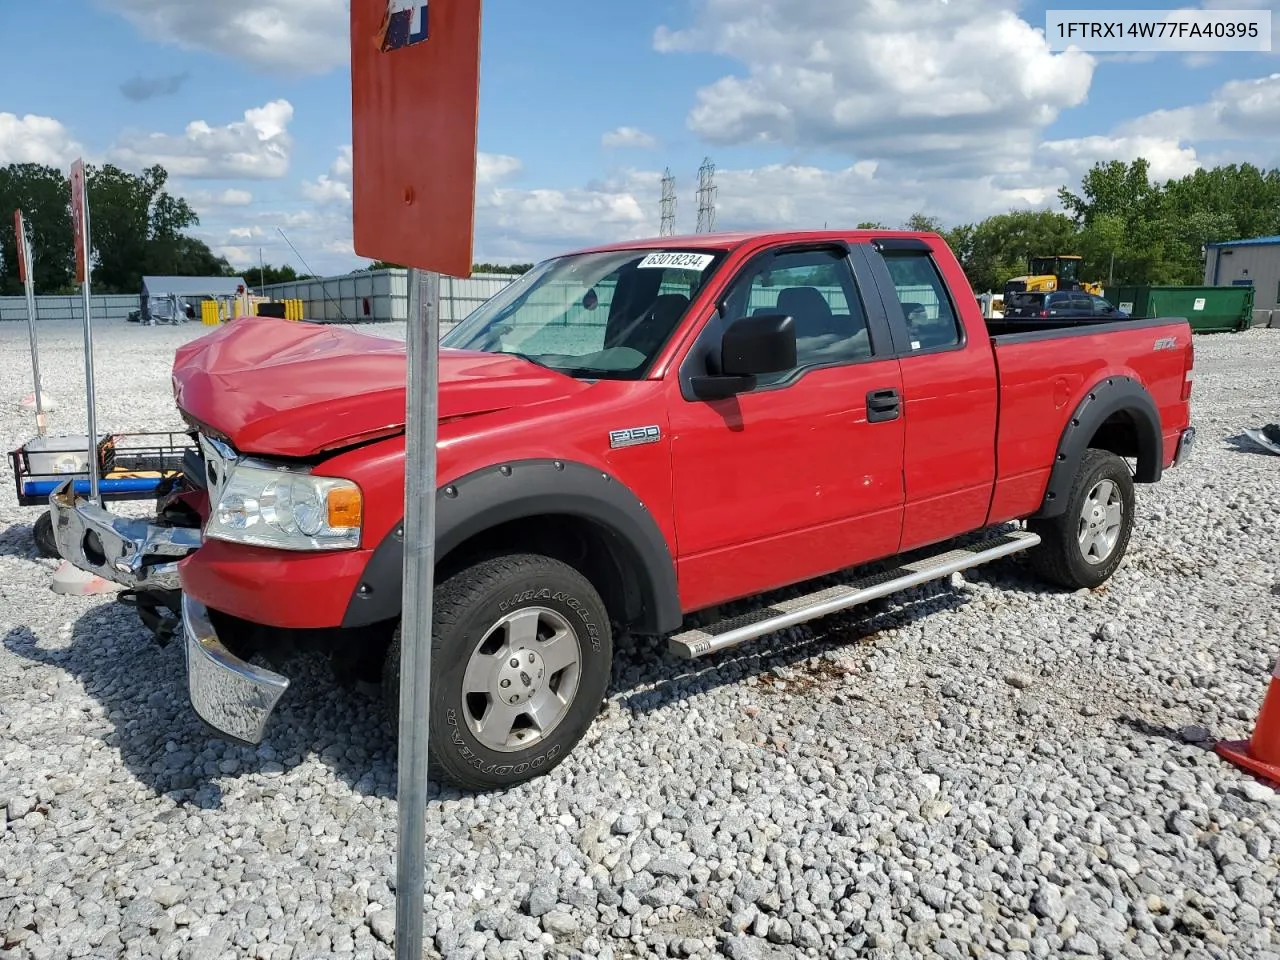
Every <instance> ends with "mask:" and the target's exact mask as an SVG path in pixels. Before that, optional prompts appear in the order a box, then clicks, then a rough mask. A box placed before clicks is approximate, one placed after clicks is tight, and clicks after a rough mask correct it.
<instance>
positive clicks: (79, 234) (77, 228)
mask: <svg viewBox="0 0 1280 960" xmlns="http://www.w3.org/2000/svg"><path fill="white" fill-rule="evenodd" d="M71 229H72V231H73V234H74V237H75V244H76V283H84V281H85V278H86V277H87V276H88V275H89V267H88V260H89V252H88V251H87V250H86V249H85V245H86V244H87V243H88V240H89V238H88V237H87V236H86V231H85V222H84V161H83V160H77V161H76V162H75V163H73V164H72V165H71Z"/></svg>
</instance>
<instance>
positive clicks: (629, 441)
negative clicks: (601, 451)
mask: <svg viewBox="0 0 1280 960" xmlns="http://www.w3.org/2000/svg"><path fill="white" fill-rule="evenodd" d="M661 439H662V431H661V430H660V429H658V427H656V426H652V427H631V428H629V429H627V430H610V431H609V446H611V447H613V448H615V449H616V448H618V447H638V446H640V444H642V443H657V442H658V441H659V440H661Z"/></svg>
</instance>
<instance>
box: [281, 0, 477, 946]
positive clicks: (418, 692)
mask: <svg viewBox="0 0 1280 960" xmlns="http://www.w3.org/2000/svg"><path fill="white" fill-rule="evenodd" d="M480 6H481V0H429V2H428V0H358V2H357V0H352V3H351V4H350V7H351V144H352V154H351V155H352V175H351V199H352V202H351V212H352V240H353V245H354V247H355V251H356V253H358V254H359V255H360V256H362V257H367V258H369V259H371V260H389V261H391V262H393V263H403V264H405V265H406V266H408V267H410V268H411V269H410V270H409V277H408V280H409V313H408V317H407V321H408V322H407V324H406V326H407V331H406V342H405V359H406V373H405V377H406V388H407V389H406V396H405V485H404V493H405V502H404V508H405V512H404V529H403V530H402V531H401V535H402V537H403V543H404V565H403V568H402V570H401V575H402V577H403V584H404V587H403V593H402V596H403V603H402V604H401V620H400V631H401V634H400V729H399V750H398V756H399V765H398V770H397V779H398V782H397V790H396V801H397V806H398V815H399V824H398V827H399V829H398V836H397V848H396V930H395V949H396V958H397V960H421V958H422V940H423V936H422V920H423V917H422V914H423V886H424V884H423V880H424V877H423V873H424V859H425V856H426V819H427V817H426V811H427V751H428V749H429V746H430V740H429V735H430V727H429V721H430V719H431V716H430V714H431V709H430V705H431V634H432V630H431V625H432V619H433V617H432V610H433V603H432V592H433V590H434V586H435V559H436V553H435V548H436V541H435V519H436V484H437V479H438V477H437V471H436V439H437V435H438V426H437V424H438V416H439V406H438V397H437V381H438V379H439V366H438V364H439V357H440V276H441V274H444V275H446V276H459V277H468V276H470V275H471V267H472V259H473V258H472V246H473V239H474V236H473V235H474V230H475V194H476V156H477V152H476V151H477V143H476V138H477V132H478V117H479V107H480V20H481V15H480ZM286 239H287V238H286ZM437 719H438V718H437Z"/></svg>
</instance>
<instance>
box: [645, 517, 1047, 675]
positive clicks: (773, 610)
mask: <svg viewBox="0 0 1280 960" xmlns="http://www.w3.org/2000/svg"><path fill="white" fill-rule="evenodd" d="M1039 542H1040V535H1039V534H1038V533H1028V532H1026V531H1025V530H1017V531H1014V532H1012V533H1008V534H1005V535H1003V536H999V537H996V538H994V539H992V540H983V541H981V542H979V543H974V544H970V545H969V546H967V547H960V548H959V549H956V550H948V551H947V552H946V553H940V554H938V555H937V556H933V557H925V558H923V559H921V560H913V561H912V562H910V563H904V564H901V565H900V566H897V567H894V568H893V569H891V570H886V571H884V572H883V573H876V574H872V575H871V576H869V577H862V578H860V579H858V580H855V581H853V582H852V583H846V584H841V585H839V586H835V587H828V588H827V589H825V590H819V591H818V592H816V593H810V594H808V595H806V596H802V597H794V598H792V599H790V600H783V601H782V602H780V603H775V604H774V605H773V606H771V607H765V608H763V609H761V610H752V611H751V612H750V613H744V614H742V615H741V616H738V617H734V618H732V619H730V620H722V621H720V622H719V623H715V624H711V625H710V626H706V627H697V628H695V629H693V630H685V631H684V632H683V633H677V634H675V635H673V636H672V637H671V638H670V640H668V642H667V646H668V648H669V649H670V651H671V652H672V653H674V654H676V655H677V656H679V657H683V658H684V659H686V660H694V659H696V658H698V657H705V656H707V655H708V654H712V653H719V652H720V651H721V650H726V649H728V648H729V647H736V646H738V645H739V644H741V643H746V642H747V641H748V640H756V639H758V638H759V637H763V636H765V635H766V634H770V633H775V632H776V631H778V630H785V629H786V628H787V627H794V626H795V625H796V624H799V623H805V622H806V621H809V620H816V619H818V618H819V617H825V616H827V615H828V614H832V613H838V612H839V611H841V610H848V609H849V608H850V607H856V606H858V605H859V604H863V603H866V602H868V601H869V600H876V599H879V598H880V597H886V596H888V595H889V594H891V593H897V592H898V591H900V590H909V589H910V588H912V587H918V586H919V585H920V584H922V583H928V582H929V581H930V580H938V579H940V578H942V577H949V576H951V574H953V573H958V572H959V571H961V570H967V569H969V568H970V567H977V566H981V565H982V564H984V563H990V562H991V561H992V560H999V559H1000V558H1001V557H1007V556H1009V555H1010V554H1013V553H1020V552H1021V551H1023V550H1028V549H1030V548H1031V547H1034V546H1035V545H1036V544H1038V543H1039Z"/></svg>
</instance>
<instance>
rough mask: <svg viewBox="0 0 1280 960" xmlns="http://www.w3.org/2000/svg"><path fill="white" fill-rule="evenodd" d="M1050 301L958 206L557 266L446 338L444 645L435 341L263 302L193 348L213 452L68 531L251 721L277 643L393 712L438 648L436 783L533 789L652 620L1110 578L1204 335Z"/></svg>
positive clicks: (663, 627)
mask: <svg viewBox="0 0 1280 960" xmlns="http://www.w3.org/2000/svg"><path fill="white" fill-rule="evenodd" d="M1048 326H1049V328H1048V329H1044V330H1038V331H1033V332H1025V331H1022V330H1020V328H1019V324H1018V323H1017V322H1014V321H1009V320H990V321H984V319H983V317H982V316H981V312H980V310H979V308H978V304H977V301H976V299H975V297H974V295H973V292H972V290H971V289H970V287H969V285H968V282H967V281H966V279H965V275H964V273H963V272H962V270H961V268H960V264H959V263H958V262H957V260H956V258H955V256H954V255H953V253H952V251H951V250H950V249H949V248H948V247H947V245H946V244H945V242H944V241H943V240H942V239H941V238H940V237H939V236H938V235H936V234H932V233H910V232H868V231H852V232H847V233H840V232H821V233H792V232H764V233H737V234H704V235H698V236H695V237H684V238H678V239H676V238H663V239H661V240H646V241H635V242H626V243H618V244H612V245H608V246H602V247H596V248H593V249H589V250H582V251H579V252H576V253H570V254H567V255H565V256H560V257H556V258H553V259H551V260H548V261H546V262H544V263H541V264H539V265H538V266H536V267H535V268H534V269H532V270H530V271H529V272H528V273H526V274H524V275H523V276H522V277H521V278H520V279H518V280H517V281H515V282H514V283H512V284H511V285H510V286H508V287H507V288H506V289H504V290H503V291H502V292H500V293H499V294H498V295H497V296H495V297H494V298H493V299H492V300H490V301H488V302H487V303H486V304H484V305H483V306H482V307H480V308H479V309H478V310H477V311H475V312H474V313H473V314H472V315H471V316H470V317H469V318H468V319H467V320H465V321H464V322H462V323H461V324H460V325H459V326H458V327H457V328H455V329H454V330H452V331H450V332H449V334H448V335H447V336H445V337H444V338H443V340H442V341H441V349H440V361H439V384H440V387H439V389H440V393H439V417H440V438H439V446H438V467H437V469H438V474H437V475H438V481H439V482H438V488H437V514H436V517H437V530H436V545H435V557H436V562H437V567H436V584H437V586H436V593H435V598H434V629H433V632H432V635H431V637H430V638H427V637H403V636H402V635H401V633H400V613H401V569H402V568H401V564H402V556H403V540H402V535H403V527H402V518H403V507H404V490H405V483H404V450H405V437H404V426H403V418H404V409H405V355H404V346H403V343H402V342H400V341H396V340H392V339H390V338H380V337H376V336H370V335H366V334H361V333H356V332H354V331H349V330H343V329H336V328H333V327H329V326H320V325H314V324H310V323H306V322H302V323H298V322H292V323H291V322H286V321H281V320H276V319H270V318H246V319H244V320H242V321H241V322H238V323H236V324H231V325H228V326H225V327H222V328H219V329H217V330H216V331H214V332H212V333H210V334H208V335H206V336H203V337H201V338H199V339H197V340H195V341H193V342H191V343H189V344H187V345H185V346H183V347H182V348H180V349H179V351H178V353H177V356H176V358H175V361H174V365H173V385H174V394H175V399H176V403H177V406H178V409H179V410H180V411H181V413H182V416H183V417H184V418H186V421H187V422H188V423H189V425H190V426H191V429H192V431H193V432H194V434H195V435H196V438H197V440H198V443H199V446H200V449H201V451H202V456H201V457H200V458H192V462H190V463H189V464H187V469H186V472H185V479H184V480H183V481H182V482H181V483H180V484H179V485H178V486H177V487H176V488H175V489H174V490H172V491H170V492H167V493H166V495H165V497H164V500H163V502H162V504H161V510H160V512H159V515H158V517H157V520H156V521H155V522H154V523H152V524H151V525H150V526H148V525H146V524H145V523H143V524H142V525H141V526H140V527H139V526H132V527H131V526H129V525H128V524H127V523H126V522H125V521H122V520H120V519H119V518H113V517H112V516H111V515H110V514H108V513H106V512H104V511H103V510H101V509H99V508H98V507H97V506H95V505H93V504H91V503H87V502H85V501H84V500H82V499H75V498H73V495H72V493H71V491H70V488H69V486H68V485H64V486H63V487H62V488H61V489H60V490H59V491H57V492H56V493H54V494H53V495H52V498H51V503H52V508H53V511H54V514H55V517H56V523H55V527H56V535H57V540H58V546H59V550H60V551H61V553H62V555H63V556H65V557H67V558H69V559H71V560H72V561H73V562H74V563H75V564H76V565H77V566H79V567H81V568H83V569H86V570H91V571H93V572H95V573H99V574H101V575H102V576H105V577H110V578H113V579H116V580H117V581H119V582H121V583H124V584H126V585H127V586H128V587H129V588H130V592H129V594H128V595H127V596H128V599H129V600H130V601H131V602H133V603H135V604H136V605H137V606H138V608H139V611H140V612H142V613H143V614H144V617H145V618H148V622H149V623H151V624H152V625H153V627H154V628H155V629H157V631H158V632H159V633H161V634H163V632H164V630H165V629H172V627H173V623H172V622H168V621H165V617H168V616H170V615H169V614H166V613H165V612H164V611H165V610H166V609H167V610H169V611H174V612H180V617H181V627H180V632H181V634H182V637H183V643H184V644H185V649H186V662H187V673H188V689H189V693H190V697H191V701H192V703H193V705H194V708H195V710H196V712H197V713H198V714H199V716H201V717H202V718H204V720H205V721H207V722H208V723H209V724H210V725H211V726H213V727H214V728H215V729H217V730H219V731H222V732H223V733H224V734H226V735H227V736H229V737H232V738H235V739H237V740H240V741H243V742H247V743H257V742H260V741H261V739H262V737H263V736H264V731H265V730H266V728H267V724H268V720H269V718H270V716H271V714H272V711H273V709H274V708H275V706H276V704H277V702H278V701H279V698H280V696H281V695H282V694H284V693H285V691H286V690H287V688H288V679H287V678H286V677H285V676H283V675H281V674H279V673H277V672H275V671H274V670H272V669H267V668H264V667H260V666H257V665H256V664H253V663H250V662H249V661H250V658H251V657H253V656H254V655H256V654H263V655H264V656H265V657H268V658H271V657H274V656H275V653H276V651H277V650H278V649H284V647H282V646H281V644H282V643H284V642H286V641H287V642H288V643H291V644H293V645H294V646H301V647H304V648H319V649H323V650H327V651H329V652H330V654H331V656H332V657H333V659H334V663H335V665H336V666H338V667H339V669H340V670H342V671H344V672H348V673H354V674H355V675H356V676H364V677H365V678H368V679H376V678H380V679H381V680H382V682H383V683H384V685H385V688H384V689H385V697H386V705H387V708H388V711H389V713H390V715H391V716H392V717H393V718H394V717H395V716H396V711H397V709H398V703H399V693H398V690H399V663H400V653H401V650H402V646H403V644H406V643H424V642H430V643H431V644H432V650H433V654H432V670H433V675H432V681H431V698H430V722H431V743H430V750H431V760H432V762H433V764H434V766H435V775H436V776H438V777H443V778H446V779H447V780H449V781H451V782H453V783H455V784H458V785H461V786H463V787H468V788H477V789H479V788H490V787H496V786H504V785H510V784H514V783H518V782H520V781H522V780H527V779H529V778H531V777H533V776H536V775H539V774H543V773H546V772H547V771H548V770H550V769H552V768H553V767H554V766H556V765H557V764H558V763H560V762H561V761H563V760H564V759H565V757H566V756H567V755H568V754H569V752H570V750H571V749H573V747H574V746H575V745H576V744H577V743H578V741H579V739H580V738H581V737H582V736H583V734H584V732H585V731H586V730H587V728H588V726H589V725H590V723H591V722H592V718H593V717H594V716H595V714H596V712H597V710H598V708H599V705H600V703H601V700H602V698H603V697H604V695H605V693H606V687H607V684H608V682H609V677H610V663H611V658H612V656H613V650H614V644H615V641H616V638H617V637H618V636H619V635H620V634H621V633H623V632H630V633H633V634H636V635H649V636H653V637H664V636H665V637H668V643H669V647H670V649H671V650H673V651H675V652H676V653H678V654H679V655H681V656H684V657H690V658H692V657H700V656H706V655H709V654H713V653H715V652H717V651H720V650H723V649H725V648H727V647H732V646H734V645H736V644H739V643H743V642H746V641H748V640H752V639H756V638H759V637H763V636H765V635H767V634H770V633H773V632H775V631H778V630H780V629H782V628H786V627H789V626H792V625H795V624H797V623H801V622H804V621H807V620H811V619H815V618H817V617H820V616H823V615H826V614H829V613H832V612H834V611H837V610H842V609H846V608H849V607H853V606H855V605H857V604H860V603H863V602H866V601H868V600H871V599H874V598H878V597H882V596H885V595H888V594H890V593H893V592H896V591H900V590H903V589H905V588H908V587H912V586H915V585H917V584H920V583H922V582H925V581H928V580H932V579H938V578H942V577H946V576H949V575H950V574H951V573H953V572H955V571H958V570H962V569H965V568H968V567H972V566H975V565H978V564H981V563H986V562H990V561H993V560H996V559H999V558H1001V557H1006V556H1009V555H1011V554H1015V553H1022V552H1024V551H1025V553H1026V556H1027V558H1028V559H1029V561H1030V565H1031V567H1032V569H1033V570H1035V571H1036V572H1037V573H1038V574H1039V575H1040V576H1042V577H1043V578H1044V579H1046V580H1047V581H1050V582H1053V583H1056V584H1060V585H1063V586H1065V587H1068V588H1081V587H1097V586H1098V585H1100V584H1102V583H1103V582H1104V581H1106V580H1107V579H1108V578H1109V577H1111V575H1112V574H1113V573H1114V571H1115V570H1116V568H1117V566H1118V565H1119V563H1120V562H1121V558H1122V557H1123V556H1124V554H1125V551H1126V548H1127V545H1128V542H1129V537H1130V534H1131V531H1132V529H1133V522H1134V507H1135V504H1134V495H1135V493H1134V490H1135V487H1134V484H1135V483H1138V484H1151V483H1155V482H1157V481H1158V480H1160V478H1161V476H1162V474H1163V472H1164V471H1165V470H1166V469H1168V468H1170V467H1172V466H1175V465H1177V464H1179V463H1181V462H1182V461H1183V459H1184V458H1185V457H1186V456H1187V454H1188V451H1189V450H1190V449H1191V446H1192V443H1193V440H1194V436H1195V430H1194V428H1193V427H1192V426H1191V424H1190V406H1189V401H1190V393H1191V384H1192V364H1193V361H1194V355H1193V349H1192V342H1191V331H1190V328H1189V326H1188V324H1187V321H1186V320H1185V319H1172V318H1169V319H1146V320H1137V321H1126V322H1114V323H1102V324H1096V325H1095V324H1090V325H1088V326H1080V325H1077V324H1074V323H1072V322H1071V321H1066V322H1065V324H1064V323H1059V324H1057V326H1056V327H1055V326H1054V324H1053V323H1050V324H1049V325H1048ZM1080 334H1088V336H1080ZM1129 461H1132V468H1131V466H1130V463H1129ZM175 527H178V528H181V527H198V528H200V529H202V531H203V537H202V543H201V545H200V546H198V547H196V548H194V549H191V548H189V547H186V546H183V545H182V537H181V536H178V535H176V534H175V533H174V528H175ZM971 534H976V535H977V536H976V537H968V536H967V535H971ZM958 538H960V539H958ZM962 541H963V542H962ZM873 561H881V562H883V563H882V565H884V564H887V566H888V572H884V571H883V570H881V571H880V572H877V573H874V574H870V575H868V574H866V572H865V571H866V567H867V565H868V564H871V563H872V562H873ZM122 571H132V572H131V573H123V572H122ZM833 574H834V575H839V576H840V577H841V580H840V583H841V585H840V586H836V587H833V586H831V585H830V583H829V582H828V583H826V584H824V585H823V586H821V587H820V588H812V589H809V590H808V592H807V593H806V594H805V595H803V596H800V597H798V598H797V599H791V600H787V601H785V602H780V603H777V604H776V605H772V606H770V605H768V604H767V603H764V602H761V605H760V608H759V609H757V610H755V611H754V612H752V613H751V614H749V615H747V616H743V617H739V618H737V619H729V620H726V621H718V622H715V621H714V616H710V615H706V614H707V612H708V611H712V610H714V609H715V608H717V607H718V606H719V605H722V604H725V603H727V602H729V601H735V600H740V599H743V598H752V597H759V596H761V595H762V594H764V593H766V592H768V591H772V590H774V589H776V588H782V587H788V586H792V585H803V584H806V583H808V582H809V581H812V580H814V579H816V578H820V577H826V576H828V575H833ZM802 589H804V588H802ZM707 619H711V620H712V621H713V622H711V623H703V622H702V621H705V620H707ZM700 624H701V625H700ZM272 662H275V663H277V665H278V660H275V661H272ZM392 729H394V726H393V727H392Z"/></svg>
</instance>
